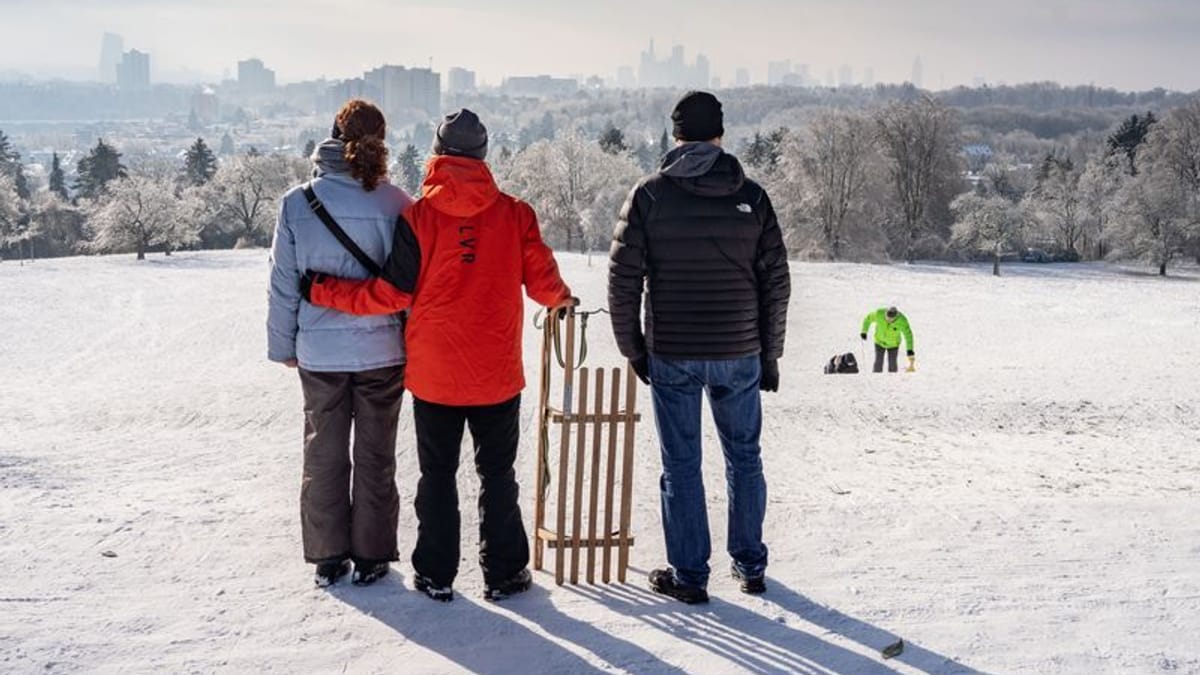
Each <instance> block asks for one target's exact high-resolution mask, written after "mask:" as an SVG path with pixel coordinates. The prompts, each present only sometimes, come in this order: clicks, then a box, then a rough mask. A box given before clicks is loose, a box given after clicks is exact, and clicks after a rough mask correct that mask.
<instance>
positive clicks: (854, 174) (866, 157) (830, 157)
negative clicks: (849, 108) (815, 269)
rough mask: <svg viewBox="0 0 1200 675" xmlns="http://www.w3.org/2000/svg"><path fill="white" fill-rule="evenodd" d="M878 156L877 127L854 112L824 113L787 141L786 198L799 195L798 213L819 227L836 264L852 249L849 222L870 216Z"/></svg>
mask: <svg viewBox="0 0 1200 675" xmlns="http://www.w3.org/2000/svg"><path fill="white" fill-rule="evenodd" d="M876 152H877V145H876V141H875V129H874V126H873V122H872V120H871V119H870V118H869V117H867V116H865V115H863V114H861V113H856V112H825V113H822V114H820V115H818V116H817V117H816V119H814V120H813V121H812V123H811V124H810V125H809V126H808V128H807V129H805V131H804V132H803V133H802V134H801V135H799V136H797V135H793V134H789V135H788V136H787V138H786V140H785V141H784V142H783V150H782V153H781V154H782V158H781V160H780V166H781V172H782V174H783V179H782V182H783V183H785V184H786V187H785V189H784V193H785V194H786V195H791V194H798V195H799V197H800V199H799V205H798V206H799V210H800V211H802V212H803V214H804V217H805V219H806V220H810V221H811V222H813V223H814V224H815V225H816V227H817V229H818V232H819V235H820V240H821V243H822V246H823V248H824V249H825V252H826V254H827V255H828V256H829V258H830V259H832V260H840V259H841V258H842V257H843V255H844V253H845V249H846V247H847V245H848V244H849V241H848V233H847V229H848V226H849V225H850V223H849V220H850V218H851V217H852V216H859V217H861V216H863V215H864V212H865V211H866V203H865V202H866V201H867V200H866V197H867V195H866V191H867V187H868V184H869V170H870V166H871V163H872V159H873V157H874V156H875V155H876ZM785 199H786V197H785Z"/></svg>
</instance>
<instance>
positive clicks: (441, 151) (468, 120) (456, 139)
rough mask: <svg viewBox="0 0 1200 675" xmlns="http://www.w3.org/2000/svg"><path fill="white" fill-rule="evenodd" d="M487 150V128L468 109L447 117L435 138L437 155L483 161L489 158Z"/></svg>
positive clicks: (440, 125) (434, 147)
mask: <svg viewBox="0 0 1200 675" xmlns="http://www.w3.org/2000/svg"><path fill="white" fill-rule="evenodd" d="M487 150H488V135H487V128H486V127H484V126H483V123H482V122H480V121H479V116H478V115H476V114H475V113H473V112H471V111H470V110H467V109H466V108H463V109H462V110H459V111H457V112H452V113H450V114H449V115H446V117H445V118H444V119H443V120H442V123H441V124H439V125H438V128H437V134H436V135H435V136H434V138H433V154H435V155H454V156H457V157H470V158H471V159H483V158H485V157H487Z"/></svg>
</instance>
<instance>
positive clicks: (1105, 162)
mask: <svg viewBox="0 0 1200 675" xmlns="http://www.w3.org/2000/svg"><path fill="white" fill-rule="evenodd" d="M1124 162H1125V159H1124V157H1122V156H1118V155H1113V154H1111V153H1109V152H1106V151H1100V152H1097V153H1096V154H1094V155H1093V156H1092V158H1091V159H1089V160H1088V163H1087V167H1086V168H1085V169H1084V170H1083V174H1082V175H1081V176H1080V177H1079V203H1080V207H1081V208H1080V218H1081V222H1082V241H1081V248H1082V249H1083V250H1082V251H1081V253H1084V254H1085V255H1086V256H1088V257H1090V258H1104V257H1105V256H1106V255H1107V254H1108V252H1107V251H1106V250H1105V243H1104V233H1105V231H1107V230H1108V228H1109V221H1110V219H1111V218H1112V217H1113V214H1114V213H1117V212H1118V211H1119V209H1118V204H1117V196H1118V194H1119V193H1120V191H1121V186H1122V184H1123V181H1124V180H1125V178H1126V176H1127V174H1126V172H1125V164H1124Z"/></svg>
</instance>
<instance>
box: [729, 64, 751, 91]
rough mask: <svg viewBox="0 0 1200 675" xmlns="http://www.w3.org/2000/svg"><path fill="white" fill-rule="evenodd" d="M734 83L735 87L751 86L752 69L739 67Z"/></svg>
mask: <svg viewBox="0 0 1200 675" xmlns="http://www.w3.org/2000/svg"><path fill="white" fill-rule="evenodd" d="M733 85H734V86H735V87H749V86H750V71H749V70H747V69H746V68H738V69H737V73H736V74H735V75H734V76H733Z"/></svg>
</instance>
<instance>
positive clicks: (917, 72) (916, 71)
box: [910, 54, 925, 89]
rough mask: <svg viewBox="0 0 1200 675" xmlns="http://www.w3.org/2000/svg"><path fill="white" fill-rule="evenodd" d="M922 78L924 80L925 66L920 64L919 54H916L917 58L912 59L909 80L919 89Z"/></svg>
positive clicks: (921, 84) (922, 81) (922, 82)
mask: <svg viewBox="0 0 1200 675" xmlns="http://www.w3.org/2000/svg"><path fill="white" fill-rule="evenodd" d="M924 80H925V67H924V66H922V65H921V55H920V54H918V55H917V58H915V59H913V65H912V79H911V80H910V82H912V85H913V86H914V87H916V88H917V89H920V88H921V87H922V86H923V84H924Z"/></svg>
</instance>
